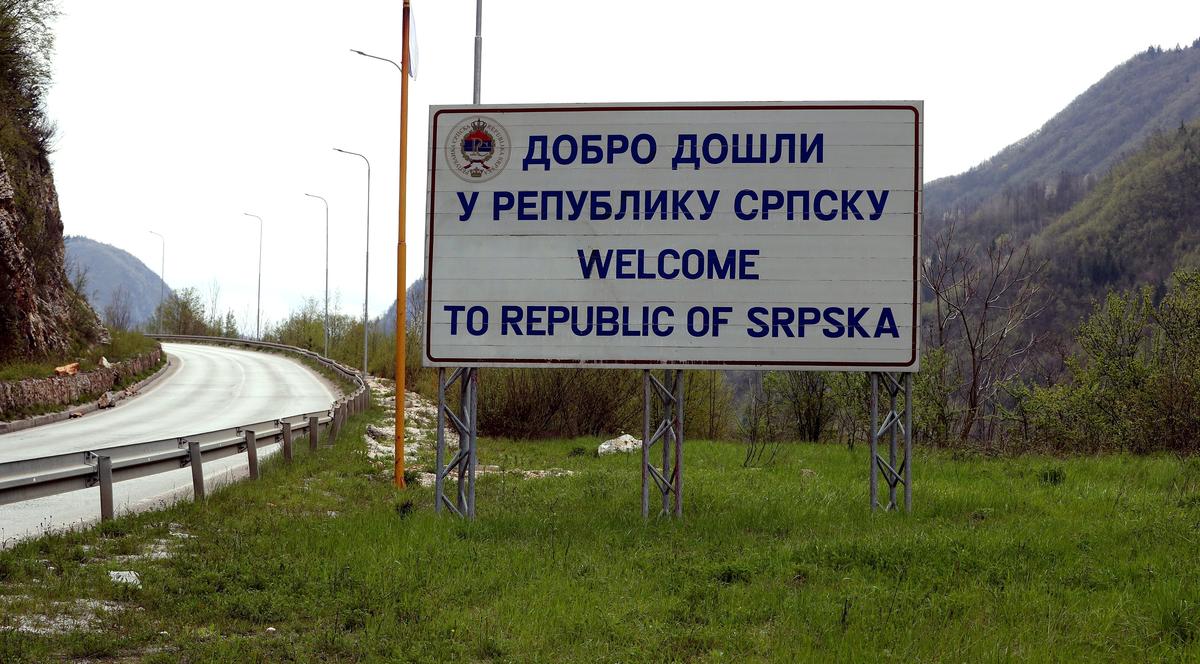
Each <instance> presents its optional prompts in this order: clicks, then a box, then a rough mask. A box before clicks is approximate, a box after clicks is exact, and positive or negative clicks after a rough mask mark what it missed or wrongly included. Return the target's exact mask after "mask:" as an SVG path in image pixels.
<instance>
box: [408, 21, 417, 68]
mask: <svg viewBox="0 0 1200 664" xmlns="http://www.w3.org/2000/svg"><path fill="white" fill-rule="evenodd" d="M418 56H419V52H418V49H417V15H416V14H415V13H413V10H412V7H409V8H408V75H409V76H411V77H412V78H413V80H414V81H415V80H417V60H418V59H419V58H418Z"/></svg>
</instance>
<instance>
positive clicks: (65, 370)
mask: <svg viewBox="0 0 1200 664" xmlns="http://www.w3.org/2000/svg"><path fill="white" fill-rule="evenodd" d="M77 373H79V363H78V362H72V363H70V364H64V365H62V366H61V367H54V375H55V376H74V375H75V374H77Z"/></svg>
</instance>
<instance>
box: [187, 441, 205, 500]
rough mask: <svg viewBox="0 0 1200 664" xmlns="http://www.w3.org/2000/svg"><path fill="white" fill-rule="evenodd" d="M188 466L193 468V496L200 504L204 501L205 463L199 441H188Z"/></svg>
mask: <svg viewBox="0 0 1200 664" xmlns="http://www.w3.org/2000/svg"><path fill="white" fill-rule="evenodd" d="M188 464H189V465H191V467H192V496H193V500H195V501H197V502H199V501H201V500H204V461H203V459H201V454H200V443H199V441H195V440H189V441H188Z"/></svg>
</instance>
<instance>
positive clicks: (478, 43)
mask: <svg viewBox="0 0 1200 664" xmlns="http://www.w3.org/2000/svg"><path fill="white" fill-rule="evenodd" d="M404 4H405V5H407V4H408V3H407V2H405V3H404ZM482 67H483V0H475V94H474V95H472V97H471V100H472V101H471V103H472V104H476V105H478V104H479V80H480V70H481V69H482Z"/></svg>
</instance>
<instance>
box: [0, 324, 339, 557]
mask: <svg viewBox="0 0 1200 664" xmlns="http://www.w3.org/2000/svg"><path fill="white" fill-rule="evenodd" d="M163 349H164V350H166V352H167V354H168V356H169V358H170V360H171V362H172V363H173V366H172V367H171V368H170V369H168V373H167V374H166V375H164V376H163V377H161V378H159V379H158V380H157V381H155V382H154V383H152V384H151V385H149V386H147V387H146V389H144V390H143V391H142V393H141V394H140V395H138V396H137V397H135V398H132V399H126V400H124V401H121V402H119V403H118V404H117V406H116V407H114V408H112V409H109V410H103V411H96V412H94V413H90V414H88V415H85V416H83V417H81V418H76V419H73V420H65V421H63V422H57V423H54V424H48V425H45V426H41V427H34V428H32V429H26V430H24V431H16V432H13V433H8V434H4V435H0V462H5V461H14V460H18V459H26V458H31V457H40V456H47V455H51V454H61V453H64V452H73V451H82V450H87V449H95V448H97V447H105V446H110V445H120V444H124V443H134V442H143V441H149V440H159V439H162V438H172V437H175V436H182V435H186V434H194V433H201V432H204V431H211V430H214V429H223V428H226V427H232V426H238V425H241V424H246V423H248V422H258V421H263V420H270V419H275V418H278V417H284V416H287V415H295V414H297V413H303V412H310V411H318V410H324V409H326V408H328V407H329V405H330V403H331V402H332V401H333V400H334V398H335V396H336V394H335V391H334V388H333V386H332V385H330V384H329V383H328V381H326V380H325V379H324V378H322V377H321V376H319V375H318V374H316V373H315V372H313V371H312V370H310V369H308V368H307V367H305V366H304V365H303V364H301V363H299V362H298V361H295V360H292V359H289V358H287V357H285V356H283V355H274V354H269V353H259V352H255V351H249V350H241V349H233V348H221V347H217V346H201V345H193V344H163ZM276 447H277V446H268V447H265V448H263V450H262V451H261V452H260V453H259V454H260V456H263V455H269V454H270V453H271V452H272V451H274V449H275V448H276ZM245 468H246V462H245V456H244V455H236V456H233V457H229V458H227V459H222V460H220V461H216V462H211V463H210V462H206V463H205V464H204V470H205V480H206V485H209V486H214V485H216V484H219V483H221V482H224V481H229V480H232V479H237V478H238V477H240V476H242V475H244V474H245ZM113 492H114V499H115V503H116V507H117V511H118V512H121V511H128V510H141V509H148V508H152V507H156V506H159V505H162V504H165V503H169V502H173V501H174V500H177V499H179V498H182V497H190V496H191V493H192V490H191V471H190V470H189V469H186V468H185V469H182V470H179V471H171V472H166V473H160V474H157V475H153V476H150V477H145V478H141V479H137V480H130V481H127V482H119V483H117V484H115V485H114V487H113ZM98 518H99V493H98V490H97V489H87V490H83V491H73V492H70V493H66V494H61V495H58V496H50V497H47V498H39V499H36V500H30V501H26V502H23V503H16V504H13V505H3V506H0V546H3V545H4V544H5V543H11V542H12V541H14V540H17V539H22V538H24V537H28V536H30V535H34V534H37V533H40V532H43V531H45V530H48V529H61V528H64V527H70V526H74V525H80V524H87V523H92V522H94V521H96V520H97V519H98Z"/></svg>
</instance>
